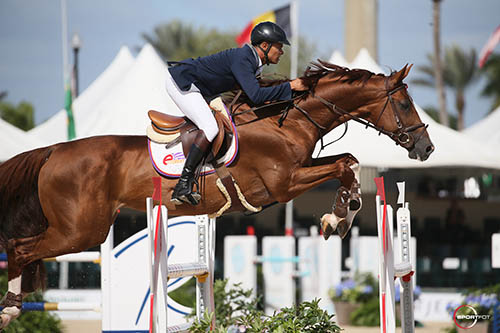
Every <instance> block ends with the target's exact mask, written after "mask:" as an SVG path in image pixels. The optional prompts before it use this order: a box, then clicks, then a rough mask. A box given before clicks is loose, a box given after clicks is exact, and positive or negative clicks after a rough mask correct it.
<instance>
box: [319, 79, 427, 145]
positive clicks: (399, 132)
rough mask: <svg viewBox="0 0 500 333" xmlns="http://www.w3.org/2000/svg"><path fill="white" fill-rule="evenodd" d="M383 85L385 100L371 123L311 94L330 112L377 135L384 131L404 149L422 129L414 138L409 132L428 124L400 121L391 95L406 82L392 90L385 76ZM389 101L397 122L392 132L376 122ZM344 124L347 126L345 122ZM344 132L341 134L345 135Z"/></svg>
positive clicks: (414, 141)
mask: <svg viewBox="0 0 500 333" xmlns="http://www.w3.org/2000/svg"><path fill="white" fill-rule="evenodd" d="M385 86H386V96H387V99H386V100H385V103H384V107H383V108H382V111H381V112H380V113H379V115H378V117H377V121H376V122H375V123H374V124H373V125H372V124H371V123H369V122H368V121H367V120H365V119H363V118H360V117H358V116H356V115H353V114H351V113H350V112H348V111H346V110H344V109H342V108H340V107H338V106H337V105H335V104H333V103H332V102H330V101H328V100H326V99H324V98H323V97H321V96H318V95H315V94H312V96H313V97H314V98H316V99H318V100H319V101H320V102H321V103H323V104H324V105H325V106H326V107H327V108H328V109H329V110H330V111H331V112H333V113H335V114H338V115H339V116H348V117H350V118H351V119H353V120H355V121H357V122H358V123H361V124H363V125H365V126H366V127H365V128H368V127H371V128H373V129H375V130H377V131H378V132H379V135H380V134H382V133H384V134H385V135H387V136H389V137H390V138H391V139H393V140H394V141H395V142H396V144H399V145H401V146H402V147H404V148H406V149H410V148H412V147H413V146H414V145H415V144H416V143H417V142H418V141H419V140H420V138H421V137H422V134H423V132H424V131H422V132H421V133H420V135H419V136H418V137H417V138H416V139H414V137H413V135H411V132H414V131H415V130H417V129H419V128H421V127H424V129H427V127H428V126H429V125H425V124H424V123H420V124H416V125H412V126H406V127H405V126H404V124H403V122H402V121H401V115H400V113H399V110H398V107H397V106H396V103H395V102H394V99H393V98H392V95H393V94H394V93H396V92H398V91H399V90H403V89H404V90H406V84H401V85H399V86H397V87H395V88H393V89H392V90H389V88H388V79H387V78H386V80H385ZM389 102H390V104H391V108H392V113H393V115H394V119H395V121H396V124H397V129H396V130H395V131H394V132H391V131H388V130H386V129H384V128H383V127H381V126H379V125H378V122H379V121H380V119H381V118H382V115H383V114H384V111H385V110H386V109H387V105H388V104H389ZM346 126H347V122H346ZM346 131H347V129H346ZM346 131H345V132H346ZM345 132H344V134H343V135H342V136H344V135H345ZM338 140H340V139H337V140H336V141H338ZM327 145H328V144H327ZM327 145H325V147H326V146H327ZM322 146H323V145H322Z"/></svg>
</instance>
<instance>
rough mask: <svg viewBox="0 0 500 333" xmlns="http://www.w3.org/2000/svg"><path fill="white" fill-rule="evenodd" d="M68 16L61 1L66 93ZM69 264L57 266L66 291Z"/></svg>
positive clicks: (60, 286) (63, 0) (62, 285)
mask: <svg viewBox="0 0 500 333" xmlns="http://www.w3.org/2000/svg"><path fill="white" fill-rule="evenodd" d="M67 37H68V16H67V14H66V0H61V40H62V60H63V89H64V90H63V91H66V82H67V79H68V38H67ZM68 275H69V264H68V263H67V262H61V263H60V264H59V289H68V286H69V283H68Z"/></svg>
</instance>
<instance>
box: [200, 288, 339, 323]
mask: <svg viewBox="0 0 500 333" xmlns="http://www.w3.org/2000/svg"><path fill="white" fill-rule="evenodd" d="M226 287H227V280H222V281H220V280H219V281H216V282H215V284H214V298H215V318H216V327H215V330H214V331H215V332H228V331H229V332H231V330H230V327H231V328H232V330H233V331H234V332H236V327H241V326H242V327H244V328H245V332H247V333H262V332H273V333H281V332H283V333H284V332H306V333H307V332H311V333H312V332H324V333H333V332H340V330H341V329H340V327H338V326H337V325H336V324H335V322H334V321H333V320H332V318H333V316H334V315H329V314H328V313H327V312H326V311H324V310H322V309H320V308H319V305H318V303H319V300H317V299H316V300H313V301H312V302H303V303H301V304H299V305H296V306H292V307H289V308H283V309H281V310H280V311H279V312H275V313H274V314H273V315H272V316H267V315H265V314H264V312H263V311H262V310H260V308H261V303H260V301H261V299H260V298H254V297H252V291H251V290H246V291H245V290H243V289H242V288H241V286H240V285H235V286H234V287H233V288H230V289H226ZM211 319H212V315H210V314H208V313H205V314H204V316H203V318H202V319H201V320H199V321H198V320H195V323H194V324H193V326H192V327H191V330H190V331H191V332H196V333H201V332H206V330H207V329H208V328H209V327H210V323H211Z"/></svg>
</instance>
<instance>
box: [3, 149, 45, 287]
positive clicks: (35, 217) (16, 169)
mask: <svg viewBox="0 0 500 333" xmlns="http://www.w3.org/2000/svg"><path fill="white" fill-rule="evenodd" d="M52 151H53V146H49V147H45V148H39V149H35V150H31V151H27V152H24V153H21V154H19V155H16V156H14V157H13V158H11V159H10V160H8V161H6V162H4V163H2V164H0V212H1V214H0V244H1V246H2V247H3V248H4V249H6V250H8V246H9V245H8V241H9V240H10V239H17V238H24V237H30V236H34V235H37V234H40V233H42V232H43V231H44V230H45V229H47V226H48V221H47V219H46V217H45V216H44V214H43V211H42V206H41V204H40V200H39V197H38V175H39V173H40V169H41V168H42V166H43V165H44V163H45V162H46V161H47V160H48V158H49V157H50V154H51V153H52ZM7 252H9V251H7ZM22 284H23V286H22V287H23V288H22V289H23V291H26V292H31V291H33V290H35V289H38V288H43V287H45V269H44V265H43V262H42V261H41V260H38V261H35V262H32V263H30V264H28V265H27V266H26V267H24V270H23V281H22Z"/></svg>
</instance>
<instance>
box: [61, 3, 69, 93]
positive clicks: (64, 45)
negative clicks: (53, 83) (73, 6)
mask: <svg viewBox="0 0 500 333" xmlns="http://www.w3.org/2000/svg"><path fill="white" fill-rule="evenodd" d="M61 29H62V33H61V39H62V60H63V89H66V83H67V80H68V16H67V14H66V0H61Z"/></svg>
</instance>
